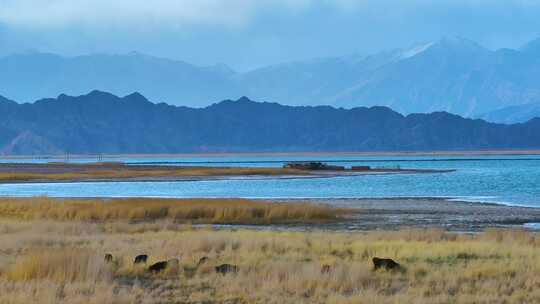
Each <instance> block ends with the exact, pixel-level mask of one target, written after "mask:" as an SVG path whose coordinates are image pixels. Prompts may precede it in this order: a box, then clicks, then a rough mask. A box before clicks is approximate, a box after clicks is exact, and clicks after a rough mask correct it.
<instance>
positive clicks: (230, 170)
mask: <svg viewBox="0 0 540 304" xmlns="http://www.w3.org/2000/svg"><path fill="white" fill-rule="evenodd" d="M451 171H453V170H427V169H401V168H388V169H387V168H371V167H368V166H359V167H351V168H345V167H342V166H333V165H327V164H324V163H322V162H295V163H286V164H285V165H284V166H283V167H282V168H279V167H206V166H173V165H146V164H144V165H141V164H125V163H119V162H118V163H117V162H98V163H59V162H51V163H43V164H39V163H4V164H0V183H28V182H96V181H108V182H110V181H186V180H215V179H228V178H239V177H261V178H263V177H268V178H317V177H332V176H350V175H367V174H400V173H444V172H451Z"/></svg>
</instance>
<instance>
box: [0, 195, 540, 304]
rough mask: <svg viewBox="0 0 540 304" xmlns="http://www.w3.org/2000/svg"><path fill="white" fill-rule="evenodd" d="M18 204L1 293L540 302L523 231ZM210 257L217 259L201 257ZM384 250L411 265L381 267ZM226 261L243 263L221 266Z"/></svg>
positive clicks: (4, 252) (7, 221)
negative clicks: (317, 226)
mask: <svg viewBox="0 0 540 304" xmlns="http://www.w3.org/2000/svg"><path fill="white" fill-rule="evenodd" d="M40 200H47V199H44V198H42V199H40ZM38 201H39V200H38ZM196 202H197V203H196V204H199V203H200V204H202V201H198V200H197V201H196ZM124 203H125V202H118V203H113V204H112V205H115V204H119V205H122V208H123V204H124ZM132 203H135V204H136V201H135V202H132ZM206 203H208V202H206ZM13 204H19V205H30V207H29V208H27V209H24V208H21V209H17V210H16V211H14V212H12V211H9V212H7V211H6V210H8V209H9V208H7V209H6V208H3V209H2V211H1V212H0V218H1V219H0V244H1V245H0V303H538V302H540V238H539V237H538V235H536V234H534V233H529V232H524V231H513V230H491V231H486V232H484V233H481V234H474V235H464V234H450V233H446V232H444V231H440V230H404V231H395V232H365V233H361V232H355V233H337V232H323V231H321V232H291V231H288V232H278V231H254V230H214V229H210V228H204V229H203V228H194V227H193V226H191V225H189V224H185V223H184V222H183V221H177V220H175V219H174V218H169V217H157V218H156V217H153V216H152V217H149V218H145V219H143V220H135V221H134V220H132V219H130V218H129V217H128V218H124V217H122V216H115V217H112V218H107V220H104V221H102V220H92V219H90V220H88V219H87V218H86V217H84V216H82V217H79V216H77V215H76V214H77V212H79V211H77V210H79V209H77V208H76V211H70V212H67V213H65V214H74V215H73V216H64V215H63V216H57V215H55V216H49V215H43V214H49V213H47V212H45V213H43V214H40V213H39V212H37V211H36V210H35V209H34V208H35V207H34V206H35V205H40V204H44V205H47V204H62V203H58V202H54V201H51V202H47V201H45V202H34V203H25V202H21V201H19V200H13V201H10V202H0V206H4V205H13ZM68 204H69V205H70V206H71V204H73V205H77V204H81V202H73V201H70V202H68ZM82 204H84V202H83V203H82ZM88 204H96V202H90V203H88ZM157 204H162V202H159V201H158V202H157ZM218 204H227V203H225V202H221V203H218ZM233 204H239V205H240V206H243V205H244V204H246V203H245V202H243V201H233ZM247 204H248V205H249V204H250V203H247ZM143 205H144V203H143ZM77 206H78V205H77ZM10 208H11V207H10ZM25 208H26V207H25ZM48 208H52V209H54V207H50V206H49V207H48ZM58 208H60V209H63V208H66V207H65V206H64V207H58ZM135 208H141V207H135ZM68 209H69V208H68ZM36 212H37V213H36ZM25 213H27V216H24V214H25ZM37 214H40V215H39V216H37ZM52 214H56V213H55V212H52ZM98 214H100V213H98ZM105 214H106V213H105ZM150 214H152V212H150ZM7 215H9V216H7ZM106 253H111V254H112V255H113V256H114V261H113V262H112V263H106V262H105V261H104V255H105V254H106ZM141 253H146V254H148V255H149V261H148V264H147V265H150V264H151V263H153V262H156V261H160V260H168V259H172V258H177V259H179V265H178V266H175V267H170V268H167V269H166V270H165V271H164V272H162V273H159V274H151V273H149V272H148V271H147V270H146V268H147V266H144V265H133V262H132V261H133V258H134V257H135V256H136V255H137V254H141ZM203 256H206V257H208V258H209V259H208V262H207V263H205V264H203V265H202V266H198V267H197V262H198V261H199V259H200V258H201V257H203ZM374 256H377V257H389V258H393V259H395V260H396V261H397V262H399V263H401V264H402V265H403V266H404V267H405V268H406V271H403V272H399V271H398V272H391V271H384V270H378V271H373V269H372V264H371V258H372V257H374ZM223 263H229V264H233V265H237V266H238V267H239V272H238V273H234V274H227V275H221V274H216V273H215V271H214V266H216V265H220V264H223ZM323 265H329V266H330V271H329V272H327V273H326V272H324V273H323V272H321V269H322V267H323Z"/></svg>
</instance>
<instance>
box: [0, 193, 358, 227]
mask: <svg viewBox="0 0 540 304" xmlns="http://www.w3.org/2000/svg"><path fill="white" fill-rule="evenodd" d="M348 213H350V211H349V210H346V209H338V208H331V207H328V206H324V205H316V204H309V203H273V202H263V201H253V200H246V199H159V198H124V199H53V198H46V197H41V198H35V197H34V198H0V218H9V219H17V220H36V219H52V220H60V221H115V220H129V221H155V220H163V219H169V220H173V221H176V222H181V223H194V224H253V225H257V224H289V223H322V222H328V221H336V220H340V219H341V218H342V217H343V216H344V215H346V214H348Z"/></svg>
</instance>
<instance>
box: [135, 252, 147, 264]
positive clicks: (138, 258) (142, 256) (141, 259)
mask: <svg viewBox="0 0 540 304" xmlns="http://www.w3.org/2000/svg"><path fill="white" fill-rule="evenodd" d="M147 260H148V255H147V254H139V255H138V256H136V257H135V260H134V261H133V264H140V263H144V264H146V261H147Z"/></svg>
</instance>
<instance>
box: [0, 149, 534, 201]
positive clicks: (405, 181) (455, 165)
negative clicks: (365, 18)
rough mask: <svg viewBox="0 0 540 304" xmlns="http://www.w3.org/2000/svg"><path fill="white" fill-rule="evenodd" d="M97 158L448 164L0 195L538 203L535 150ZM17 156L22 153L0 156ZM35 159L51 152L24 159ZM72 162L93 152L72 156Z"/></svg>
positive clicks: (39, 188)
mask: <svg viewBox="0 0 540 304" xmlns="http://www.w3.org/2000/svg"><path fill="white" fill-rule="evenodd" d="M100 160H102V161H123V162H128V163H158V164H177V165H198V166H201V165H202V166H250V167H266V166H272V167H280V166H282V165H283V162H284V161H294V160H322V161H327V162H332V163H333V164H337V165H344V166H351V165H370V166H373V167H393V168H395V167H398V166H399V167H401V168H418V169H420V168H429V169H455V170H456V171H455V172H452V173H436V174H406V175H405V174H403V175H378V176H350V177H332V178H307V179H277V178H259V179H256V178H244V179H242V178H239V179H233V180H218V181H183V182H99V183H71V184H70V183H38V184H3V185H0V196H35V195H47V196H52V197H129V196H145V197H182V198H186V197H244V198H363V197H404V196H407V197H411V196H414V197H455V198H459V199H461V200H468V201H476V202H493V203H502V204H513V205H524V206H537V207H540V156H539V155H520V156H508V155H500V156H498V155H490V156H406V155H405V156H354V155H353V156H349V155H339V156H335V155H334V156H333V155H318V156H299V155H295V156H242V157H233V156H221V157H220V156H214V157H167V158H165V157H163V158H104V159H100ZM0 161H19V162H21V161H24V162H27V161H29V160H2V159H0ZM31 161H35V162H45V161H51V160H50V159H47V160H43V159H38V160H31ZM70 161H73V162H86V161H96V158H87V159H74V160H73V159H72V160H70Z"/></svg>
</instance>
